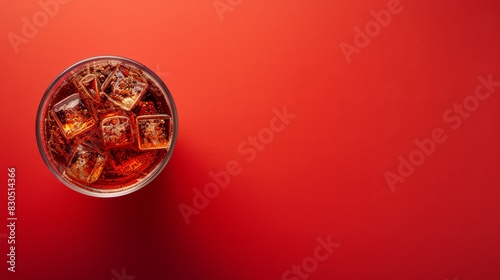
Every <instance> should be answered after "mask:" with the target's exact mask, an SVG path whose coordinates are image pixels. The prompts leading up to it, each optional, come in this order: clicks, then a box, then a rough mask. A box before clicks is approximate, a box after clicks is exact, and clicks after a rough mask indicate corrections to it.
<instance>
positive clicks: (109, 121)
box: [101, 116, 134, 148]
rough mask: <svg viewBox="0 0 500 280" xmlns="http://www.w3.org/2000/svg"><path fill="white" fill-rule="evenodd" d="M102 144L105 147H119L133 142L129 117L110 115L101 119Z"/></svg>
mask: <svg viewBox="0 0 500 280" xmlns="http://www.w3.org/2000/svg"><path fill="white" fill-rule="evenodd" d="M101 131H102V137H103V140H104V144H105V145H106V146H107V147H110V148H113V147H119V146H123V145H127V144H130V143H133V142H134V139H133V137H132V127H131V124H130V119H129V118H128V117H125V116H111V117H107V118H105V119H103V120H102V121H101Z"/></svg>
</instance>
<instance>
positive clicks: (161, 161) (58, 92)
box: [37, 57, 177, 197]
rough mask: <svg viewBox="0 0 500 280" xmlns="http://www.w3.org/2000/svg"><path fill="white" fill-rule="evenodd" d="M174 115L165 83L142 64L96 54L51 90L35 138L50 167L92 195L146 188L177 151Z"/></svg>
mask: <svg viewBox="0 0 500 280" xmlns="http://www.w3.org/2000/svg"><path fill="white" fill-rule="evenodd" d="M176 131H177V115H176V112H175V106H174V103H173V100H172V97H171V95H170V92H169V91H168V89H167V88H166V86H165V85H164V84H163V83H162V82H161V80H160V79H159V78H158V77H157V76H156V75H155V74H154V73H153V72H151V71H150V70H148V69H147V68H146V67H144V66H142V65H140V64H138V63H137V62H134V61H131V60H128V59H125V58H119V57H98V58H92V59H88V60H85V61H82V62H79V63H77V64H75V65H74V66H72V67H70V68H69V69H67V70H66V71H64V72H63V73H62V74H61V75H59V77H58V78H57V79H56V80H55V81H54V82H53V83H52V85H51V86H49V88H48V90H47V92H46V93H45V95H44V97H43V99H42V102H41V104H40V107H39V110H38V119H37V140H38V146H39V149H40V152H41V154H42V157H43V158H44V161H45V163H46V164H47V165H48V166H49V168H50V170H51V171H52V172H53V173H54V174H55V175H56V176H57V177H58V178H59V179H60V180H61V181H62V182H63V183H65V184H66V185H68V186H69V187H71V188H73V189H75V190H77V191H80V192H82V193H85V194H88V195H94V196H103V197H107V196H118V195H123V194H127V193H130V192H132V191H134V190H137V189H139V188H141V187H143V186H144V185H146V184H148V183H149V182H150V181H151V180H152V179H153V178H155V177H156V176H157V175H158V173H159V172H160V171H161V170H162V169H163V167H164V166H165V165H166V163H167V161H168V159H169V158H170V155H171V153H172V150H173V145H174V143H175V139H176Z"/></svg>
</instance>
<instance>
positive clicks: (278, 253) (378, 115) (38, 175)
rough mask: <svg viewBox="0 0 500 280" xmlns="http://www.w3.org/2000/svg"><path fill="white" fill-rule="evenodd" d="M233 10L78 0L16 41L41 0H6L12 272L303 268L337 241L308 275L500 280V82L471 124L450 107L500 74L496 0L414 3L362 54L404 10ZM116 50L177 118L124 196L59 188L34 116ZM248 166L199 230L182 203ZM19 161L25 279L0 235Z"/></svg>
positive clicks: (300, 4)
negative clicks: (171, 138) (377, 18)
mask: <svg viewBox="0 0 500 280" xmlns="http://www.w3.org/2000/svg"><path fill="white" fill-rule="evenodd" d="M42 1H43V0H42ZM222 1H223V3H226V1H225V0H222ZM228 2H229V3H231V4H232V5H233V6H234V7H232V8H231V10H230V11H226V12H224V14H223V17H224V18H223V20H221V18H220V17H219V15H218V14H217V11H216V9H215V8H214V6H213V3H212V0H207V1H192V0H187V1H180V0H171V1H159V0H158V1H138V0H129V1H116V0H114V1H94V0H89V1H76V0H73V1H69V2H68V3H66V4H64V5H63V4H60V5H58V7H59V11H57V12H54V13H53V14H54V15H53V16H51V17H48V19H49V20H48V22H47V23H46V24H43V25H41V27H40V28H38V31H36V32H33V30H31V31H32V33H29V32H28V33H27V34H28V35H30V36H31V37H32V38H28V39H25V40H26V41H24V43H20V44H19V45H18V46H17V48H18V52H17V53H16V52H15V48H16V47H13V45H12V44H11V42H10V41H9V35H8V34H10V33H11V32H12V33H15V34H18V35H19V36H21V35H22V28H23V25H25V24H26V23H25V22H23V18H24V17H26V19H27V21H31V22H33V15H34V14H36V13H38V12H40V11H42V8H41V6H40V5H39V4H38V2H37V1H35V0H29V1H7V2H5V1H4V2H3V4H1V9H0V18H1V22H2V24H1V25H0V34H4V36H3V39H2V40H0V53H1V55H0V65H1V66H2V70H1V71H2V74H3V75H2V78H1V84H2V96H3V102H1V103H0V106H1V110H0V118H1V120H2V122H1V127H0V129H1V131H2V145H1V146H0V149H1V150H0V152H1V155H2V156H1V158H2V160H1V168H0V170H1V172H0V179H1V181H2V182H4V183H2V185H3V187H2V189H4V191H0V202H1V204H0V206H1V208H0V209H1V211H0V213H1V216H0V218H1V220H0V225H1V227H0V241H1V243H0V252H1V254H0V260H1V262H0V263H2V265H1V266H0V278H1V279H39V278H40V279H106V280H108V279H112V278H115V279H117V280H120V279H118V278H123V279H126V278H125V277H122V276H123V275H119V274H121V273H123V272H125V274H126V275H129V276H135V278H134V279H136V280H144V279H148V280H151V279H240V280H241V279H291V280H297V279H302V278H304V277H305V276H304V275H302V276H303V277H302V278H300V277H298V276H296V275H295V276H294V275H292V274H287V272H286V271H287V270H289V269H292V266H293V265H302V262H303V260H306V263H308V262H309V264H311V261H312V259H311V258H308V257H311V256H314V255H315V252H316V251H317V250H316V248H317V246H318V244H319V243H318V241H317V239H318V238H320V239H321V238H322V239H324V240H326V239H327V237H328V236H330V238H331V242H334V243H338V244H340V246H338V248H335V249H334V250H333V253H331V254H330V255H329V257H328V258H327V259H326V260H325V261H320V262H319V263H318V266H317V268H316V267H313V268H314V269H312V268H309V270H313V271H312V272H311V273H308V275H307V277H308V279H381V280H382V279H385V280H392V279H407V280H409V279H436V280H444V279H460V280H463V279H499V278H500V269H499V268H498V260H499V258H500V241H499V239H498V236H499V234H500V224H499V222H498V217H499V214H500V203H498V201H499V199H500V191H499V188H498V185H499V182H500V173H499V172H498V168H499V167H500V163H499V155H500V148H499V145H498V141H499V140H500V128H499V126H498V118H499V116H500V115H499V114H500V111H499V110H498V109H497V108H498V106H500V97H499V96H498V93H499V92H500V87H495V88H494V89H496V92H494V93H493V94H491V97H490V98H487V99H486V100H484V101H480V103H479V106H478V108H477V109H476V111H474V112H472V113H471V114H470V115H467V118H464V117H460V120H462V121H463V122H462V123H461V125H460V126H459V127H457V129H453V125H457V124H458V123H456V122H458V119H457V117H456V116H457V115H456V114H455V113H452V116H453V118H454V119H453V121H451V120H449V121H448V122H447V121H446V120H445V119H443V114H444V113H446V112H447V110H449V109H452V110H453V106H454V104H455V103H457V104H460V103H462V102H463V101H464V99H466V98H469V99H467V100H469V101H470V100H472V99H471V98H472V97H469V96H472V95H474V92H475V90H476V87H477V86H478V85H479V84H480V83H479V81H478V77H479V76H483V77H488V75H489V74H491V75H492V79H493V80H495V81H500V68H499V64H498V63H499V59H500V52H499V51H498V45H499V39H498V34H499V31H500V22H499V20H500V14H499V12H500V2H498V1H493V0H482V1H426V0H414V1H409V0H401V3H400V5H401V7H399V9H400V10H399V12H398V13H397V14H393V15H392V16H391V22H390V23H389V24H387V26H386V27H382V28H381V30H380V32H379V34H377V36H375V37H374V38H372V39H371V41H370V42H369V43H367V45H366V46H364V48H360V50H359V53H356V54H353V55H352V56H350V59H351V60H352V61H351V63H348V62H347V59H346V57H345V56H344V55H343V53H342V51H341V49H340V47H339V45H340V44H341V43H342V42H346V43H348V44H351V45H352V44H354V38H355V31H354V28H355V27H360V28H362V29H364V27H365V25H366V24H367V23H369V22H370V21H372V20H373V15H372V14H371V13H370V11H372V10H375V11H380V10H382V9H387V7H388V3H389V4H390V5H393V4H394V3H392V4H391V1H387V0H381V1H378V0H377V1H361V0H356V1H326V0H325V1H236V0H232V1H228ZM240 2H241V3H240ZM238 4H239V5H238ZM226 8H227V7H226ZM393 8H394V7H393ZM401 9H402V10H401ZM38 15H39V16H40V18H39V19H38V20H39V21H42V22H41V23H44V22H43V20H44V18H43V15H41V14H40V13H39V14H38ZM39 23H40V22H39ZM375 27H376V26H375ZM372 31H373V30H372ZM374 31H377V30H375V29H374ZM10 36H11V37H12V35H10ZM365 43H366V42H365ZM106 54H112V55H120V56H125V57H128V58H131V59H134V60H137V61H139V62H141V63H143V64H145V65H146V66H148V67H150V68H151V69H152V70H154V71H156V72H157V73H158V74H160V76H161V77H162V78H163V79H164V81H165V82H166V84H167V85H168V87H169V89H170V91H171V92H172V94H173V96H174V99H175V102H176V105H177V108H178V113H179V125H180V127H179V138H178V142H177V145H176V147H175V151H174V153H173V156H172V158H171V161H170V162H169V164H168V165H167V167H166V168H165V170H164V171H163V173H162V174H161V175H160V176H159V177H158V178H157V179H156V180H155V181H154V182H153V183H151V184H150V185H149V186H147V187H146V188H143V189H141V190H140V191H138V192H136V193H133V194H131V195H128V196H125V197H120V198H114V199H98V198H93V197H87V196H84V195H82V194H79V193H77V192H75V191H73V190H71V189H69V188H67V187H65V186H64V185H62V184H61V183H60V182H59V181H58V180H57V179H56V178H55V177H54V176H52V174H51V173H50V172H49V170H48V169H47V168H46V167H45V165H44V163H43V162H42V159H41V157H40V155H39V152H38V149H37V146H36V140H35V128H34V125H35V116H36V110H37V106H38V103H39V101H40V99H41V97H42V95H43V93H44V91H45V89H46V88H47V86H48V85H49V83H50V82H51V81H52V79H53V78H55V77H56V75H57V74H59V73H60V72H61V71H62V70H64V69H65V68H66V67H68V66H69V65H71V64H73V63H74V62H77V61H79V60H81V59H84V58H87V57H91V56H95V55H106ZM481 92H482V93H483V94H485V93H487V92H485V91H484V88H483V91H481ZM473 101H474V100H472V102H473ZM471 104H472V103H471ZM472 105H474V104H472ZM469 106H470V105H469ZM284 107H286V108H287V111H288V112H289V113H290V114H294V115H296V117H295V118H294V119H292V120H290V122H289V124H288V125H286V127H285V128H284V130H282V131H280V132H277V133H275V134H273V137H272V140H271V139H269V140H270V141H269V143H268V144H267V145H265V146H264V147H259V148H261V149H262V150H261V151H258V152H257V153H256V154H255V157H254V158H250V156H251V155H250V154H251V153H253V152H251V151H257V150H256V149H254V148H252V149H253V150H250V148H249V147H250V146H247V145H249V144H246V143H244V142H245V141H249V140H248V139H249V137H251V136H255V135H258V134H259V132H260V133H264V134H265V133H266V132H262V131H267V132H269V130H266V129H265V128H267V127H269V125H270V121H271V120H273V117H274V115H275V114H274V113H273V109H274V108H276V109H277V110H282V109H283V108H284ZM449 117H451V116H449ZM436 128H438V129H439V128H440V129H442V132H443V133H444V134H445V135H446V140H444V142H443V143H439V144H436V147H435V151H433V153H430V154H431V155H430V156H429V157H426V158H425V159H424V162H421V165H420V166H418V167H416V168H415V170H414V171H413V173H412V174H411V175H410V176H409V177H407V178H405V179H404V182H397V183H396V184H395V185H394V186H393V190H394V191H391V188H390V187H389V185H388V183H387V182H386V179H385V177H384V174H385V173H386V172H387V171H389V172H392V173H397V172H398V171H397V169H398V165H399V164H400V160H399V159H398V157H399V156H400V155H401V156H402V157H403V158H405V159H408V156H409V155H410V154H411V153H412V152H413V151H414V150H416V149H418V146H417V145H416V144H415V140H417V139H418V140H423V139H426V138H429V137H431V135H432V132H433V130H434V129H436ZM261 136H264V137H265V136H266V135H261ZM267 136H268V137H271V136H269V135H267ZM441 136H443V135H441ZM443 137H444V136H443ZM440 139H441V138H440ZM242 143H243V144H242ZM239 145H242V146H241V147H240V149H243V150H245V149H246V152H244V151H242V150H239V149H238V146H239ZM429 147H430V146H429ZM414 154H415V155H417V153H414ZM417 156H418V155H417ZM247 159H248V160H247ZM233 161H235V162H236V163H238V164H239V167H240V169H239V170H241V173H239V174H237V175H235V176H232V177H231V178H230V183H229V185H228V186H227V187H225V188H223V189H220V193H219V194H218V195H217V196H216V197H215V198H213V199H210V201H209V204H208V205H207V206H206V207H205V208H204V209H202V210H200V212H199V213H198V215H192V216H190V224H189V225H186V223H185V220H184V218H183V216H182V215H181V212H180V210H179V205H180V204H181V203H184V204H186V205H189V206H191V207H192V206H193V201H192V200H193V196H194V191H193V189H197V190H201V191H203V188H204V186H205V185H206V184H208V183H210V182H212V181H213V179H212V178H211V177H210V175H209V174H210V172H211V171H213V172H219V171H220V170H224V169H225V168H226V164H227V163H228V162H231V163H233V164H234V163H235V162H233ZM10 166H14V167H15V168H16V169H17V171H16V176H17V177H16V178H17V212H16V213H17V216H18V221H17V228H16V234H17V235H16V241H17V243H16V246H17V247H16V256H17V258H16V261H17V263H16V271H17V272H16V273H11V272H8V271H7V267H8V266H7V264H6V260H7V256H6V254H7V253H8V252H7V242H6V239H5V238H1V237H2V235H1V234H2V233H7V230H6V227H5V225H3V224H7V222H6V217H7V211H6V208H7V202H6V201H7V194H6V192H7V191H6V189H7V167H10ZM233 167H234V166H233ZM400 179H401V178H400ZM4 209H5V210H4ZM318 250H319V249H318ZM318 252H319V251H318ZM325 252H326V251H321V252H320V254H324V253H325ZM322 256H323V257H324V255H322ZM312 264H313V265H314V262H313V263H312ZM122 268H124V269H125V270H124V271H122ZM116 275H118V278H117V276H116ZM282 277H284V278H282ZM130 278H131V277H130Z"/></svg>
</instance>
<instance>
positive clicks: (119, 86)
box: [101, 66, 148, 111]
mask: <svg viewBox="0 0 500 280" xmlns="http://www.w3.org/2000/svg"><path fill="white" fill-rule="evenodd" d="M101 89H102V91H103V93H104V94H105V95H106V96H107V97H108V99H109V100H110V101H111V102H113V103H114V104H116V105H118V106H120V107H121V108H123V109H125V110H127V111H130V110H131V109H132V108H133V107H134V106H135V104H136V103H137V102H138V101H139V100H140V99H141V97H142V95H143V94H144V93H145V92H146V90H147V89H148V83H147V81H146V80H145V79H144V77H142V76H141V75H140V74H138V73H135V72H132V71H130V70H129V69H127V68H126V67H124V66H119V67H117V68H116V69H115V71H114V72H113V74H111V75H110V76H109V77H108V79H107V80H106V81H105V82H104V84H103V86H102V88H101Z"/></svg>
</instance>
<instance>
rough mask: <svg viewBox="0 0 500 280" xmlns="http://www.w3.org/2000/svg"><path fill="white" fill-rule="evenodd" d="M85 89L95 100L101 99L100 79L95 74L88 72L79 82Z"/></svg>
mask: <svg viewBox="0 0 500 280" xmlns="http://www.w3.org/2000/svg"><path fill="white" fill-rule="evenodd" d="M79 84H80V86H81V88H82V89H83V91H84V92H85V93H86V94H87V95H88V96H89V97H90V98H92V100H94V101H95V102H100V101H101V93H100V90H99V83H98V79H97V77H96V76H95V75H94V74H88V75H87V76H85V77H83V78H82V79H81V80H80V82H79Z"/></svg>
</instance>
